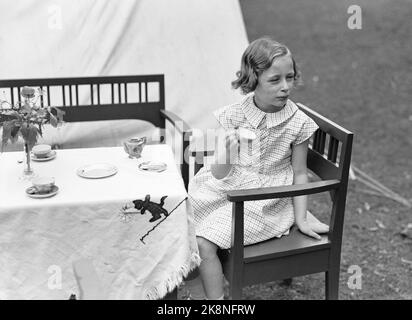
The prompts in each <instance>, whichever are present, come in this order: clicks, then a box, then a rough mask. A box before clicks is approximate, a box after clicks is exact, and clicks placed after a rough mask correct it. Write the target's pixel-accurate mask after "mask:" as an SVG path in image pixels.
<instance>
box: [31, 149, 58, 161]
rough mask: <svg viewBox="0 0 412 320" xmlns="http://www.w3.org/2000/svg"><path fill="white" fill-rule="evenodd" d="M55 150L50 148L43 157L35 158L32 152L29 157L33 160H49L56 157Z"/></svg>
mask: <svg viewBox="0 0 412 320" xmlns="http://www.w3.org/2000/svg"><path fill="white" fill-rule="evenodd" d="M56 155H57V152H56V150H52V151H51V152H50V153H49V155H48V156H47V157H45V158H37V157H36V156H35V155H34V154H33V153H32V154H31V159H32V160H33V161H49V160H52V159H54V158H56Z"/></svg>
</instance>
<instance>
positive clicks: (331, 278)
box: [325, 269, 339, 300]
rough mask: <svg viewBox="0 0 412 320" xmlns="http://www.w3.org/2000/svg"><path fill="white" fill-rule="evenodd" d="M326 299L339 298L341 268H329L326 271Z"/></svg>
mask: <svg viewBox="0 0 412 320" xmlns="http://www.w3.org/2000/svg"><path fill="white" fill-rule="evenodd" d="M325 299H326V300H338V299H339V269H329V271H326V272H325Z"/></svg>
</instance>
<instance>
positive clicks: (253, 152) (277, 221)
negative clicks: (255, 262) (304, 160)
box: [189, 93, 318, 248]
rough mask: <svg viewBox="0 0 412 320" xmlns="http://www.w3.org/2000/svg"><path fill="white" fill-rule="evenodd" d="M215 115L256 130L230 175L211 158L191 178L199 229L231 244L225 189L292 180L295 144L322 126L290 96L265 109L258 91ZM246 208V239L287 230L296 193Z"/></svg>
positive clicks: (223, 244)
mask: <svg viewBox="0 0 412 320" xmlns="http://www.w3.org/2000/svg"><path fill="white" fill-rule="evenodd" d="M214 115H215V117H216V118H217V120H218V121H219V123H220V124H221V126H222V127H223V128H224V129H234V128H236V127H244V128H248V129H249V130H252V131H253V132H255V133H256V135H257V139H255V140H253V142H249V143H246V144H244V143H242V144H241V147H240V152H239V156H238V158H237V162H235V164H234V165H233V166H232V170H231V172H230V173H229V175H228V176H226V177H225V178H223V179H220V180H219V179H216V178H214V177H213V175H212V173H211V170H210V164H209V165H205V166H204V167H203V168H202V169H200V170H199V172H198V173H197V174H196V175H195V177H194V178H193V179H192V180H191V181H190V184H189V198H190V200H191V204H192V207H193V211H194V216H195V226H196V235H197V236H201V237H204V238H206V239H208V240H210V241H211V242H213V243H215V244H217V245H218V246H219V247H220V248H229V247H230V237H231V225H232V224H231V220H232V203H231V202H229V201H227V199H226V191H228V190H237V189H250V188H261V187H273V186H283V185H291V184H292V183H293V169H292V163H291V159H292V157H291V156H292V145H296V144H299V143H302V142H303V141H305V140H307V139H308V138H310V137H311V136H312V134H313V133H314V132H315V131H316V129H317V128H318V126H317V125H316V123H315V122H314V121H313V120H312V119H311V118H310V117H308V116H307V115H306V114H305V113H304V112H302V111H301V110H299V108H298V107H297V106H296V104H295V103H294V102H292V101H291V100H288V101H287V103H286V105H285V107H284V108H283V109H282V110H280V111H278V112H275V113H265V112H263V111H261V110H260V109H259V108H257V107H256V105H255V104H254V102H253V93H252V94H250V95H247V96H246V97H245V98H244V99H243V100H242V101H241V102H240V103H236V104H233V105H229V106H226V107H223V108H221V109H218V110H216V111H215V112H214ZM244 209H245V225H244V230H245V233H244V234H245V237H244V241H245V245H248V244H252V243H256V242H260V241H264V240H267V239H270V238H273V237H281V236H282V235H285V234H288V233H289V229H290V227H291V226H292V225H293V223H294V214H293V202H292V198H281V199H269V200H260V201H247V202H245V206H244Z"/></svg>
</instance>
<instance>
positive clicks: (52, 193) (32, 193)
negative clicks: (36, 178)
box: [26, 185, 59, 199]
mask: <svg viewBox="0 0 412 320" xmlns="http://www.w3.org/2000/svg"><path fill="white" fill-rule="evenodd" d="M57 192H59V187H58V186H56V185H54V186H53V188H52V189H51V190H50V192H47V193H37V191H36V188H35V187H29V188H27V189H26V194H27V195H28V196H29V197H30V198H34V199H43V198H50V197H53V196H55V195H56V194H57Z"/></svg>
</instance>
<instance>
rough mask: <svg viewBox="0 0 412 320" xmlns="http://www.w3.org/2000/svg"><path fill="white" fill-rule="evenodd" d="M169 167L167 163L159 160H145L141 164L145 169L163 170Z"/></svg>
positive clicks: (142, 168)
mask: <svg viewBox="0 0 412 320" xmlns="http://www.w3.org/2000/svg"><path fill="white" fill-rule="evenodd" d="M166 168H167V164H166V163H164V162H159V161H145V162H142V163H140V164H139V169H140V170H143V171H154V172H162V171H165V170H166Z"/></svg>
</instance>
